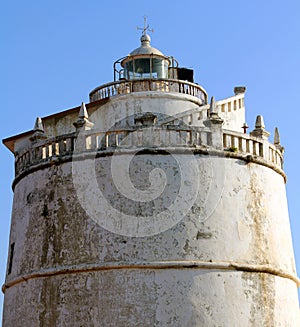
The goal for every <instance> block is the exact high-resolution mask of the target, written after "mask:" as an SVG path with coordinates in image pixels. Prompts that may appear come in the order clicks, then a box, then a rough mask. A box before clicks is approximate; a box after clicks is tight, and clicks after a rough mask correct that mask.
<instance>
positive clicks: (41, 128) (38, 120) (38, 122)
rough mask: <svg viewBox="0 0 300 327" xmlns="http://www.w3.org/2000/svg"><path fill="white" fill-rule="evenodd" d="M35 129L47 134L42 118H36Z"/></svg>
mask: <svg viewBox="0 0 300 327" xmlns="http://www.w3.org/2000/svg"><path fill="white" fill-rule="evenodd" d="M33 129H34V131H41V132H43V133H44V132H45V130H44V126H43V122H42V118H41V117H37V118H36V120H35V124H34V128H33Z"/></svg>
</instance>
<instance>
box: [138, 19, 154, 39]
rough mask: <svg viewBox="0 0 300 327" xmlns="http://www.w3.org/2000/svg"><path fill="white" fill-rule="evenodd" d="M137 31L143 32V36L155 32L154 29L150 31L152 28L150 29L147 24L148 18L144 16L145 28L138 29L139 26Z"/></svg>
mask: <svg viewBox="0 0 300 327" xmlns="http://www.w3.org/2000/svg"><path fill="white" fill-rule="evenodd" d="M136 29H137V30H140V31H143V33H142V36H146V35H147V31H148V32H152V33H153V32H154V29H153V28H152V29H150V27H149V24H147V16H146V15H145V16H144V27H138V26H137V28H136Z"/></svg>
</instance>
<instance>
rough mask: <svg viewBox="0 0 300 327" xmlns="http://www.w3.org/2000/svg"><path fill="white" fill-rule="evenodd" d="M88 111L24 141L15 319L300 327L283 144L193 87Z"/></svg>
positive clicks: (10, 276) (11, 312) (16, 209)
mask: <svg viewBox="0 0 300 327" xmlns="http://www.w3.org/2000/svg"><path fill="white" fill-rule="evenodd" d="M237 97H241V95H238V96H237ZM233 100H234V99H233ZM230 101H231V100H230ZM88 109H89V113H90V116H89V117H87V115H81V117H79V118H81V123H82V125H81V126H82V127H81V129H79V128H77V133H74V130H75V129H74V127H72V123H73V122H74V112H77V111H72V112H66V114H62V115H60V116H59V117H56V118H53V117H50V118H48V119H43V124H44V131H43V130H37V129H36V130H35V131H34V132H32V133H31V134H30V135H28V136H26V135H25V136H24V135H23V136H22V137H19V138H18V139H17V140H14V144H15V146H16V147H18V146H19V149H18V150H19V152H18V153H16V179H15V182H14V204H13V211H12V224H11V235H10V254H9V262H8V270H7V277H6V283H5V285H4V286H3V291H4V292H5V304H4V318H3V325H4V326H71V325H72V326H100V325H103V326H137V325H140V324H143V326H217V325H220V326H232V325H236V326H257V325H258V322H259V324H260V325H263V326H283V325H289V326H297V324H298V323H299V307H298V298H297V285H299V280H298V279H297V277H296V271H295V265H294V257H293V248H292V242H291V235H290V226H289V217H288V209H287V203H286V194H285V175H284V173H283V171H282V161H281V159H282V156H281V152H280V151H279V146H277V148H276V146H274V145H271V144H270V143H269V142H268V141H267V140H266V139H263V138H259V137H257V136H251V135H248V134H243V133H239V132H237V131H234V130H233V131H231V132H230V131H229V130H228V129H223V128H222V119H221V118H220V116H221V115H222V111H221V110H222V109H221V107H220V106H218V102H217V103H216V107H214V108H212V106H209V105H206V104H205V103H204V104H203V103H200V102H199V100H198V99H197V98H196V97H194V96H192V95H188V94H175V93H172V92H171V93H168V94H165V93H163V92H140V93H132V94H128V95H120V96H116V97H114V98H111V99H110V100H109V101H108V102H106V103H105V102H103V103H101V105H100V104H90V106H89V107H88ZM78 110H79V108H78ZM237 110H238V109H237ZM240 110H244V108H240ZM124 113H125V114H124ZM151 113H152V114H151ZM219 114H220V115H219ZM87 122H91V123H93V124H94V126H92V127H91V125H88V124H87ZM78 124H79V123H78V121H77V126H78ZM237 125H238V124H236V126H237ZM87 126H89V128H85V127H87ZM227 127H228V126H227ZM257 127H259V126H257ZM258 129H259V128H258ZM72 132H73V133H72ZM256 135H257V134H256ZM49 136H50V138H49ZM24 139H25V141H24ZM20 140H21V141H20ZM10 142H11V140H10ZM18 142H19V143H18ZM7 144H8V141H7ZM24 144H25V145H26V146H24ZM28 145H30V147H28ZM22 147H23V150H22ZM127 165H128V166H127ZM127 168H128V169H127ZM128 177H129V179H128ZM128 181H130V182H131V183H132V185H131V184H130V183H128ZM131 187H133V188H134V189H135V190H136V193H134V194H133V193H130V190H131ZM147 190H150V191H149V192H148V191H147ZM126 192H128V194H127V193H126ZM151 192H152V193H153V194H152V193H151ZM130 196H132V198H131V199H130ZM145 199H146V200H145ZM11 244H14V245H13V246H12V245H11ZM11 252H13V253H11Z"/></svg>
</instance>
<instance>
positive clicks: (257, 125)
mask: <svg viewBox="0 0 300 327" xmlns="http://www.w3.org/2000/svg"><path fill="white" fill-rule="evenodd" d="M255 128H256V129H265V122H264V117H263V116H261V115H258V116H257V117H256V121H255Z"/></svg>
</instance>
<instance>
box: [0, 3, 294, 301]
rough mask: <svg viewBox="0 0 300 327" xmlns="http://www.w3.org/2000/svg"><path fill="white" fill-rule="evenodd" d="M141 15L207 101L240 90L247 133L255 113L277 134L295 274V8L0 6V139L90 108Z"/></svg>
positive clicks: (5, 162) (6, 175) (3, 152)
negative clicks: (65, 112) (52, 116)
mask: <svg viewBox="0 0 300 327" xmlns="http://www.w3.org/2000/svg"><path fill="white" fill-rule="evenodd" d="M145 14H146V15H147V16H148V18H149V23H150V25H151V27H153V28H154V29H155V33H154V34H153V35H152V36H151V37H152V45H153V46H155V47H157V48H158V49H160V50H161V51H162V52H164V53H165V54H166V55H173V56H174V57H176V58H177V59H178V60H179V62H180V64H181V66H185V67H190V68H193V69H194V70H195V79H196V82H198V83H199V84H201V85H202V86H203V87H204V88H205V89H206V90H207V92H208V94H209V96H212V95H214V96H215V97H216V99H221V98H224V97H228V96H231V95H232V94H233V87H234V86H236V85H246V87H247V93H246V109H247V123H248V125H249V126H250V130H251V129H253V125H254V121H255V117H256V115H257V114H262V115H263V116H264V119H265V123H266V129H267V130H269V131H270V132H271V133H272V134H273V130H274V127H275V126H278V127H279V131H280V135H281V142H282V144H283V145H284V146H285V149H286V152H285V171H286V173H287V175H288V181H287V185H286V186H287V194H288V202H289V211H290V220H291V226H292V233H293V242H294V248H295V255H296V260H297V268H298V271H299V272H300V201H299V200H300V197H299V185H300V174H299V159H300V158H299V156H300V151H299V130H300V126H299V123H300V113H299V112H300V106H299V104H298V101H299V99H298V97H299V94H300V36H299V35H300V2H299V0H286V1H279V0H267V1H261V0H252V1H234V0H229V1H223V0H219V1H216V0H212V1H199V0H192V1H189V0H187V1H179V0H173V1H158V0H152V1H149V0H147V1H137V0H135V1H124V0H123V1H119V0H115V1H99V0H98V1H96V0H90V1H87V0H82V1H77V0H72V1H70V0H59V1H58V0H52V1H38V0H28V1H21V0H16V1H11V0H2V1H1V4H0V27H1V28H0V40H1V55H0V56H1V60H0V66H1V78H0V83H1V88H0V90H1V113H2V116H1V129H0V138H1V139H3V138H5V137H8V136H11V135H15V134H18V133H21V132H23V131H26V130H30V129H32V127H33V124H34V121H35V118H36V117H37V116H42V117H43V116H46V115H49V114H52V113H55V112H59V111H61V110H64V109H68V108H72V107H75V106H78V105H80V103H81V102H82V101H84V102H88V93H89V91H91V90H92V89H93V88H94V87H96V86H98V85H100V84H103V83H106V82H110V81H112V80H113V71H112V64H113V62H114V61H115V60H116V59H118V58H120V57H123V56H125V55H127V54H128V53H129V52H130V51H131V50H133V49H134V48H136V47H138V46H139V37H140V32H137V31H136V26H137V25H139V26H142V24H143V15H145ZM272 137H273V136H271V139H272ZM0 160H1V170H0V172H1V197H0V205H1V211H0V212H1V228H0V240H1V241H0V283H1V284H3V281H4V277H5V266H6V257H7V249H8V235H9V224H10V212H11V205H12V191H11V183H12V180H13V166H14V158H13V155H12V154H11V153H10V152H9V151H8V150H7V149H6V148H5V147H4V146H1V147H0ZM2 301H3V296H2V295H1V296H0V307H2Z"/></svg>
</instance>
